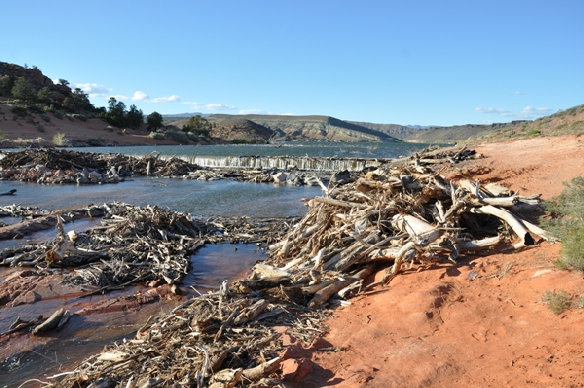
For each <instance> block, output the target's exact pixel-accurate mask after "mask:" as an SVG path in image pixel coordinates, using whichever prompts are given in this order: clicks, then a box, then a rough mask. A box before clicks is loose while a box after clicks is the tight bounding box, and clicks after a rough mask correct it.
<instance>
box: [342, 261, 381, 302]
mask: <svg viewBox="0 0 584 388" xmlns="http://www.w3.org/2000/svg"><path fill="white" fill-rule="evenodd" d="M373 268H374V266H373V265H368V266H367V267H365V268H363V269H362V270H361V271H359V272H357V273H356V274H355V275H353V276H351V279H353V283H351V284H349V285H348V286H346V287H345V288H343V289H341V290H339V291H338V292H337V294H338V295H339V297H341V298H343V299H345V298H346V297H347V295H348V294H349V293H351V291H353V290H355V289H359V288H361V287H362V286H363V280H365V279H366V278H367V277H368V276H369V275H371V274H372V273H373Z"/></svg>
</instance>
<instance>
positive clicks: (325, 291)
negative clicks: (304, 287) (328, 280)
mask: <svg viewBox="0 0 584 388" xmlns="http://www.w3.org/2000/svg"><path fill="white" fill-rule="evenodd" d="M351 283H353V280H351V279H343V280H338V281H336V282H334V283H332V284H329V285H328V286H326V287H324V288H322V289H320V290H319V291H317V292H316V293H315V294H314V296H313V297H312V299H311V300H310V302H309V303H308V307H310V308H314V307H318V306H320V305H321V304H323V303H325V302H326V301H327V300H329V299H330V297H331V296H333V294H335V293H337V292H338V291H340V290H342V289H343V288H345V287H347V286H348V285H349V284H351Z"/></svg>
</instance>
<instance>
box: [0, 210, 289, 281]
mask: <svg viewBox="0 0 584 388" xmlns="http://www.w3.org/2000/svg"><path fill="white" fill-rule="evenodd" d="M2 216H10V217H22V218H23V221H22V222H19V223H17V224H13V225H8V226H4V227H0V239H8V238H17V237H22V236H23V235H25V234H27V233H30V232H32V231H36V230H41V229H47V228H51V227H56V229H57V237H56V238H55V239H54V240H52V241H48V242H44V243H37V244H28V245H23V246H19V247H16V248H6V249H4V250H3V251H2V252H0V265H4V266H17V265H18V266H30V267H32V266H36V267H38V268H49V267H50V268H64V267H66V268H78V269H76V270H75V271H74V273H71V274H69V275H67V276H66V278H65V281H66V282H70V283H74V284H83V285H93V286H96V287H101V288H103V287H109V286H115V285H119V284H123V283H133V282H147V281H151V280H158V281H161V282H165V283H168V284H178V283H180V281H181V279H182V278H183V277H184V276H185V275H186V274H187V271H188V267H189V263H190V256H191V255H192V254H193V253H194V252H195V251H196V250H197V249H198V248H199V247H201V246H202V245H204V244H205V243H214V244H218V243H225V242H231V243H240V242H241V243H256V244H264V245H265V244H269V243H273V242H275V241H279V239H281V238H282V236H283V235H284V233H285V231H286V230H287V228H288V227H289V225H290V223H291V222H292V221H293V220H294V219H293V218H249V217H215V218H212V219H197V218H193V217H191V216H190V215H188V214H186V213H181V212H175V211H171V210H166V209H161V208H158V207H138V206H132V205H128V204H123V203H112V204H104V205H102V206H91V207H89V208H86V209H77V210H71V211H68V212H66V213H57V214H55V213H51V212H48V211H42V210H39V209H35V208H23V207H19V206H6V207H0V217H2ZM83 216H85V217H92V218H93V217H101V218H102V219H101V223H100V224H99V225H98V226H96V227H93V228H91V229H89V230H88V231H86V232H85V233H80V234H76V233H74V232H69V233H68V234H66V233H65V232H64V227H63V222H64V221H69V220H73V219H77V218H80V217H83Z"/></svg>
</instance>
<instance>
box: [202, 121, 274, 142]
mask: <svg viewBox="0 0 584 388" xmlns="http://www.w3.org/2000/svg"><path fill="white" fill-rule="evenodd" d="M214 124H215V125H214V126H213V129H212V130H211V136H212V137H213V138H219V139H222V140H225V141H228V142H232V143H265V142H267V141H268V140H269V139H271V138H272V137H274V135H275V134H276V133H275V132H274V131H272V130H271V129H269V128H266V127H264V126H263V125H260V124H258V123H256V122H253V121H251V120H246V119H243V118H236V119H232V120H224V121H220V122H215V123H214Z"/></svg>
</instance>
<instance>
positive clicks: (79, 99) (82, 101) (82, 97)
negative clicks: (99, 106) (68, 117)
mask: <svg viewBox="0 0 584 388" xmlns="http://www.w3.org/2000/svg"><path fill="white" fill-rule="evenodd" d="M73 109H74V110H75V112H77V113H80V112H83V111H94V110H95V107H94V106H93V104H91V102H90V101H89V95H88V94H87V93H85V92H84V91H83V90H81V89H80V88H75V89H74V90H73Z"/></svg>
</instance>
